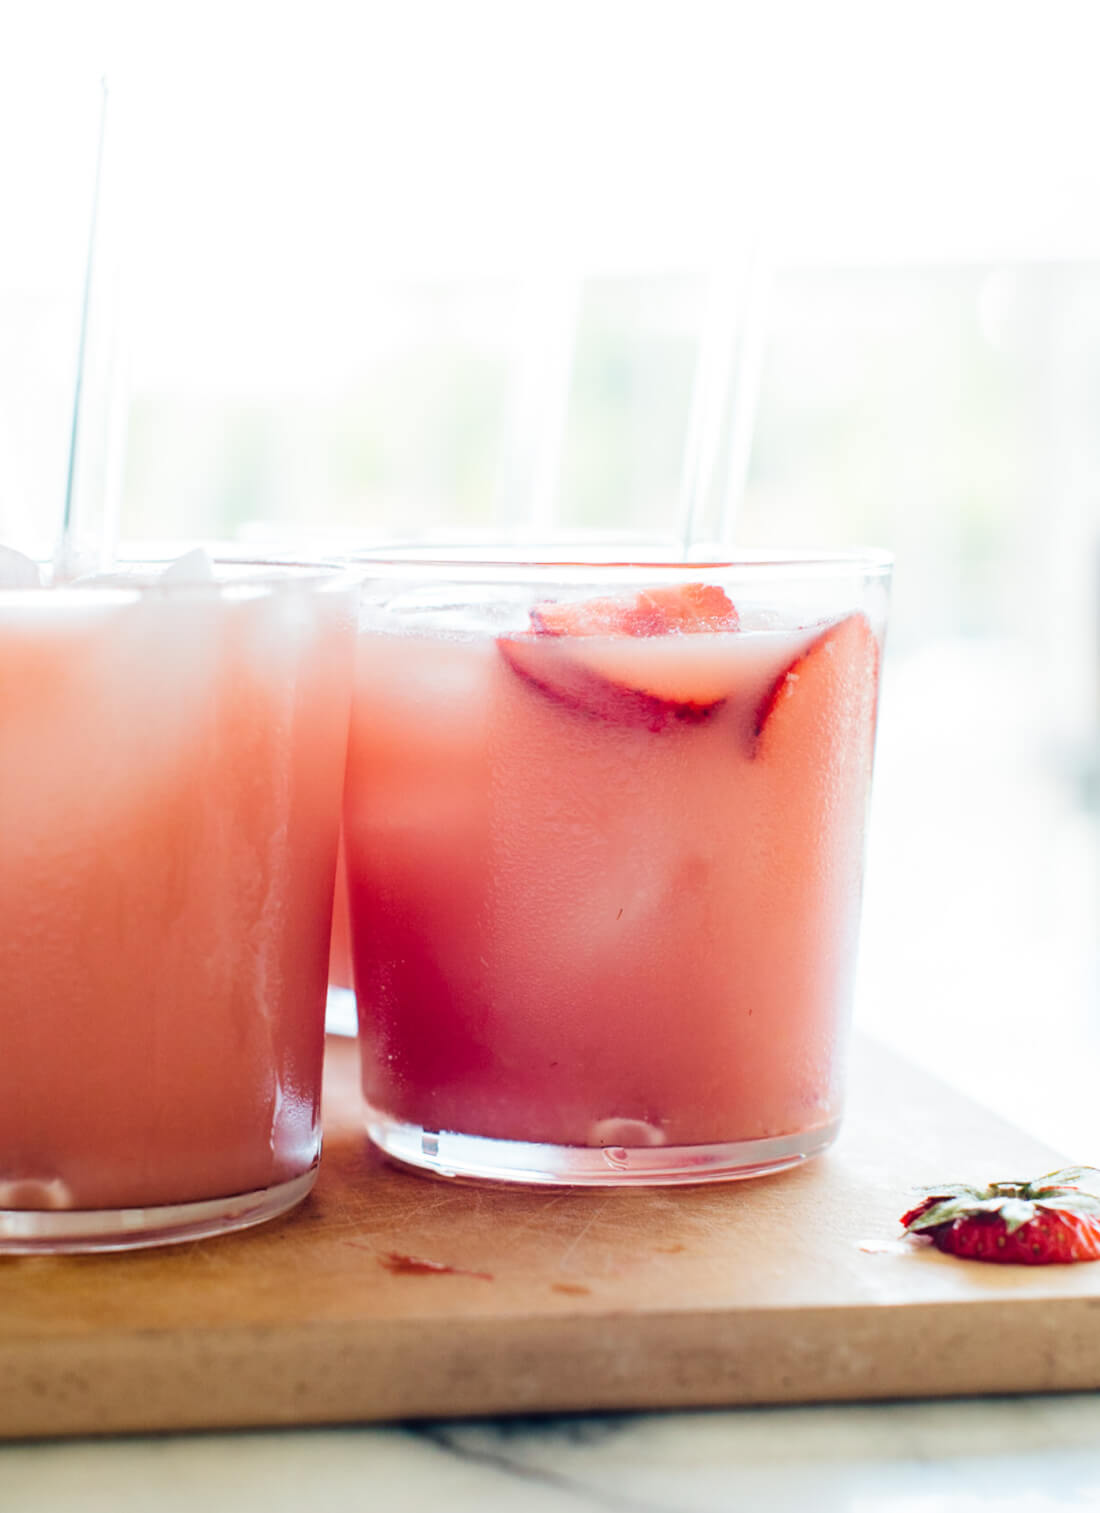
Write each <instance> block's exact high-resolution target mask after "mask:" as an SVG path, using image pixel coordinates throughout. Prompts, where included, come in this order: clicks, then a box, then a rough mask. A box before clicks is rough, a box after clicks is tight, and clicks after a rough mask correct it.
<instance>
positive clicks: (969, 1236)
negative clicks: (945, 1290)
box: [901, 1166, 1100, 1266]
mask: <svg viewBox="0 0 1100 1513" xmlns="http://www.w3.org/2000/svg"><path fill="white" fill-rule="evenodd" d="M1083 1183H1084V1184H1087V1185H1085V1186H1082V1184H1083ZM901 1222H902V1223H903V1224H904V1225H905V1229H906V1233H907V1234H911V1235H914V1234H915V1235H927V1236H928V1237H929V1238H930V1239H931V1240H932V1242H933V1243H934V1244H935V1245H936V1246H937V1247H938V1248H939V1249H940V1250H942V1251H946V1252H947V1254H948V1255H952V1256H964V1257H966V1259H968V1260H971V1261H1000V1262H1008V1263H1015V1264H1017V1265H1024V1266H1046V1265H1048V1264H1050V1263H1051V1262H1068V1261H1100V1170H1097V1169H1096V1168H1095V1167H1092V1166H1067V1167H1065V1168H1064V1169H1063V1170H1062V1171H1056V1172H1049V1173H1048V1174H1047V1175H1046V1176H1045V1177H1036V1179H1035V1181H1034V1182H993V1183H991V1184H990V1185H989V1186H988V1187H986V1188H979V1187H967V1186H964V1185H962V1184H959V1185H958V1186H951V1187H945V1188H943V1189H942V1190H940V1191H938V1192H936V1193H933V1194H930V1195H929V1196H928V1197H927V1198H925V1199H923V1200H922V1201H921V1202H920V1203H918V1204H917V1206H916V1208H911V1209H910V1210H909V1212H908V1213H907V1214H903V1215H902V1219H901Z"/></svg>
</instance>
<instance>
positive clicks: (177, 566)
mask: <svg viewBox="0 0 1100 1513" xmlns="http://www.w3.org/2000/svg"><path fill="white" fill-rule="evenodd" d="M160 581H161V582H162V583H213V582H214V564H213V562H211V560H210V557H209V555H208V554H207V553H206V552H205V551H204V550H203V548H202V547H201V546H197V547H195V549H194V551H190V552H184V554H183V556H182V557H177V558H176V560H175V561H174V562H170V563H169V564H168V566H167V567H166V568H165V569H164V571H163V572H162V573H161V575H160Z"/></svg>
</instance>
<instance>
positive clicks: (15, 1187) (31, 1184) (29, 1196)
mask: <svg viewBox="0 0 1100 1513" xmlns="http://www.w3.org/2000/svg"><path fill="white" fill-rule="evenodd" d="M72 1207H73V1194H72V1191H71V1189H70V1188H69V1184H68V1183H67V1182H65V1181H64V1180H63V1179H62V1178H61V1177H22V1176H20V1177H0V1208H15V1209H23V1208H27V1209H41V1208H51V1209H57V1208H72Z"/></svg>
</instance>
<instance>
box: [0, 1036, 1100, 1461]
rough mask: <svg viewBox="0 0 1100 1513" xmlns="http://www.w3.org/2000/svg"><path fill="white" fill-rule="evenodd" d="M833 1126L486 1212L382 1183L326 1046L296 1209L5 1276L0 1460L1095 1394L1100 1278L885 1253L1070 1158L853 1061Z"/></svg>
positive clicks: (900, 1068) (906, 1072) (944, 1092)
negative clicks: (475, 1421) (82, 1443)
mask: <svg viewBox="0 0 1100 1513" xmlns="http://www.w3.org/2000/svg"><path fill="white" fill-rule="evenodd" d="M851 1103H852V1106H851V1109H850V1112H849V1116H848V1119H847V1122H846V1125H845V1129H844V1132H843V1134H842V1137H841V1139H840V1141H839V1143H838V1145H837V1146H836V1147H835V1149H834V1150H833V1151H831V1152H830V1153H828V1154H827V1155H826V1156H824V1157H822V1158H820V1159H819V1160H817V1161H816V1162H812V1163H810V1164H809V1165H807V1166H805V1167H803V1168H800V1169H798V1170H796V1171H792V1172H787V1173H784V1174H783V1175H780V1176H777V1177H772V1178H767V1179H763V1180H759V1181H756V1182H746V1183H734V1184H727V1185H718V1186H714V1187H709V1188H695V1189H679V1190H669V1189H665V1190H663V1191H662V1190H657V1191H651V1192H621V1193H602V1194H601V1193H599V1192H595V1193H594V1192H552V1191H551V1192H547V1191H532V1192H524V1191H516V1190H509V1191H503V1190H489V1189H486V1188H478V1187H472V1186H459V1185H449V1184H446V1183H441V1182H435V1181H432V1180H429V1179H427V1178H422V1177H417V1176H413V1175H411V1174H408V1173H404V1172H401V1171H397V1170H393V1169H390V1168H389V1167H387V1166H385V1165H384V1164H382V1163H381V1162H380V1161H378V1160H377V1158H376V1157H374V1156H373V1155H372V1154H371V1152H370V1151H369V1150H368V1147H367V1145H366V1142H365V1140H364V1137H363V1134H362V1127H361V1121H360V1113H359V1107H358V1097H357V1088H356V1068H355V1048H354V1046H353V1044H352V1043H350V1042H343V1041H333V1042H330V1045H329V1050H328V1063H327V1081H326V1113H325V1130H326V1134H325V1153H324V1158H323V1161H322V1168H321V1176H320V1178H319V1180H318V1183H317V1187H316V1189H315V1191H314V1193H313V1195H312V1196H311V1197H310V1198H309V1199H308V1200H307V1201H306V1203H305V1204H304V1205H303V1206H302V1207H301V1208H299V1209H298V1210H297V1211H296V1212H295V1213H294V1214H292V1215H290V1216H289V1217H287V1218H285V1219H283V1220H280V1221H277V1222H275V1223H273V1224H269V1225H267V1226H265V1227H262V1228H259V1229H256V1230H252V1231H250V1232H247V1233H244V1234H240V1235H235V1236H227V1237H225V1238H223V1239H217V1240H206V1241H203V1242H201V1243H197V1244H189V1245H183V1246H176V1247H171V1248H165V1249H162V1250H154V1251H144V1252H135V1253H132V1254H129V1255H110V1256H74V1257H27V1258H5V1259H0V1437H8V1438H11V1437H18V1436H37V1435H62V1434H92V1433H94V1434H100V1433H116V1432H122V1431H134V1430H138V1431H140V1430H159V1429H187V1428H209V1427H228V1426H244V1425H260V1424H267V1425H271V1424H306V1423H326V1422H328V1423H332V1422H343V1421H356V1420H370V1419H386V1418H401V1417H421V1416H432V1417H434V1416H449V1415H466V1414H487V1413H493V1414H496V1413H521V1412H522V1413H528V1412H536V1411H541V1410H567V1409H578V1410H590V1409H628V1408H663V1407H683V1406H687V1405H703V1404H745V1403H781V1402H809V1401H821V1400H836V1399H849V1398H882V1397H907V1396H921V1397H924V1396H946V1395H950V1394H958V1393H987V1392H999V1393H1000V1392H1020V1391H1029V1392H1030V1391H1056V1390H1065V1389H1071V1388H1078V1389H1080V1388H1097V1387H1100V1263H1096V1264H1093V1265H1082V1266H1070V1267H1053V1266H1051V1267H1038V1268H1026V1267H997V1266H988V1265H981V1264H978V1263H975V1262H964V1261H958V1260H955V1259H952V1258H950V1257H947V1256H942V1255H940V1254H939V1253H938V1252H937V1251H935V1250H934V1249H932V1248H930V1247H928V1246H927V1245H924V1244H920V1243H916V1242H909V1241H900V1240H899V1239H898V1236H899V1233H900V1231H899V1227H898V1224H897V1217H898V1215H899V1214H900V1213H901V1212H902V1211H903V1210H904V1209H905V1208H906V1207H907V1206H909V1203H910V1201H911V1192H912V1189H913V1187H914V1186H916V1185H919V1184H922V1183H930V1182H936V1181H938V1180H950V1179H959V1180H975V1181H987V1180H990V1179H994V1178H1006V1179H1007V1178H1013V1177H1019V1176H1025V1177H1029V1176H1033V1175H1037V1174H1038V1173H1040V1172H1042V1171H1046V1170H1050V1169H1051V1168H1053V1167H1054V1166H1057V1165H1058V1164H1060V1161H1061V1158H1060V1157H1059V1155H1058V1154H1057V1153H1055V1152H1052V1151H1050V1150H1048V1149H1046V1148H1045V1147H1043V1146H1040V1145H1038V1144H1037V1143H1036V1142H1035V1141H1033V1140H1032V1139H1030V1138H1029V1137H1028V1136H1027V1135H1025V1134H1023V1133H1022V1132H1021V1131H1019V1130H1017V1129H1014V1128H1013V1127H1012V1126H1010V1125H1007V1124H1005V1123H1003V1122H1002V1121H1001V1120H999V1119H998V1118H996V1117H994V1116H993V1115H991V1114H989V1113H988V1112H986V1111H985V1110H983V1109H981V1108H980V1107H978V1106H977V1105H975V1104H972V1103H970V1102H968V1101H967V1100H966V1099H964V1098H962V1097H960V1096H959V1095H958V1094H955V1093H953V1092H951V1091H949V1090H948V1089H947V1088H945V1087H944V1086H943V1085H941V1084H939V1083H937V1082H936V1081H935V1080H933V1079H931V1078H929V1077H928V1076H927V1075H926V1074H924V1073H922V1072H920V1071H918V1070H916V1069H914V1068H913V1067H911V1066H909V1065H907V1064H906V1063H905V1062H903V1061H901V1060H899V1059H898V1058H896V1057H894V1056H893V1055H891V1054H890V1053H888V1052H886V1051H884V1050H883V1049H881V1048H879V1047H875V1046H873V1045H870V1044H860V1043H857V1045H856V1049H855V1057H854V1066H853V1078H852V1100H851ZM1070 1154H1072V1156H1073V1157H1074V1158H1075V1159H1078V1160H1088V1159H1089V1155H1090V1153H1089V1152H1073V1153H1070ZM1092 1155H1093V1156H1095V1153H1092ZM395 1257H396V1258H397V1259H395ZM402 1257H414V1258H417V1259H418V1260H422V1261H425V1262H428V1263H432V1265H433V1266H438V1267H445V1268H454V1270H435V1269H430V1268H419V1267H416V1266H413V1267H411V1268H410V1267H409V1265H408V1263H406V1262H404V1261H402V1260H401V1259H400V1258H402Z"/></svg>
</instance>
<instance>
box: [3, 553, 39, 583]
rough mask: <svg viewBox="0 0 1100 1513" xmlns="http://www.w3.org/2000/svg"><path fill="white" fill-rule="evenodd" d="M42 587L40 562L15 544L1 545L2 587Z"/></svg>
mask: <svg viewBox="0 0 1100 1513" xmlns="http://www.w3.org/2000/svg"><path fill="white" fill-rule="evenodd" d="M41 587H42V575H41V573H40V572H39V571H38V564H37V563H36V562H33V561H32V560H31V558H30V557H25V556H24V555H23V553H22V552H17V551H16V550H15V548H14V547H13V546H0V589H4V588H41Z"/></svg>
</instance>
